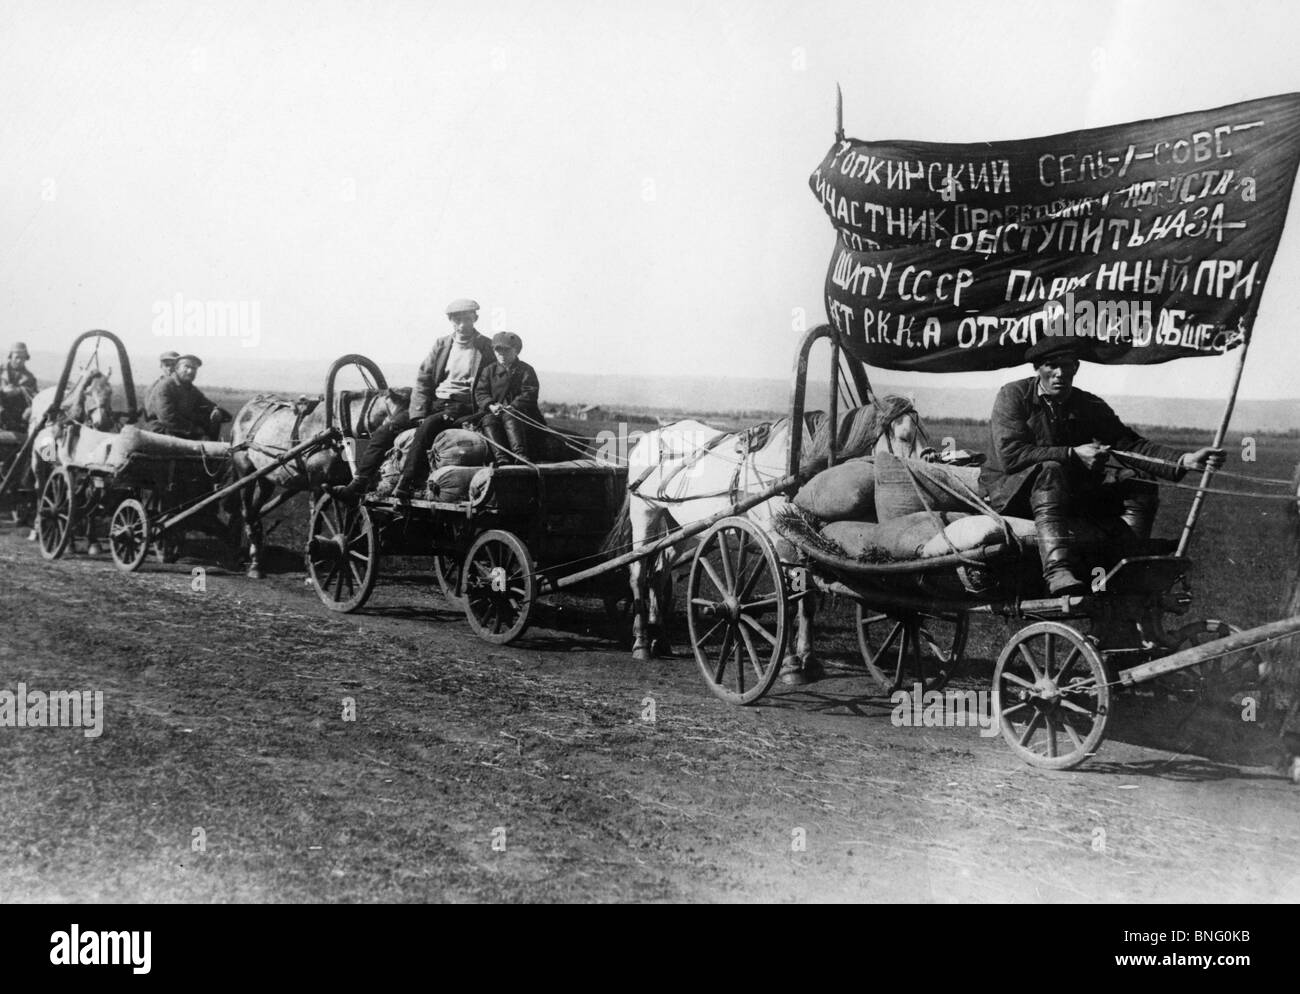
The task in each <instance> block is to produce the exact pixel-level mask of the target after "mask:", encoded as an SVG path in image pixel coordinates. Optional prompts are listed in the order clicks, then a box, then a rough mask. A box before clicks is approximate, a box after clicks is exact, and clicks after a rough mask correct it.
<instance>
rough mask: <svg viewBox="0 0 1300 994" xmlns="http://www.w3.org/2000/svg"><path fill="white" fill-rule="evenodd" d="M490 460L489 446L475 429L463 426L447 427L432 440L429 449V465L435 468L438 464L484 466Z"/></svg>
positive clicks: (490, 451)
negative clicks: (468, 429)
mask: <svg viewBox="0 0 1300 994" xmlns="http://www.w3.org/2000/svg"><path fill="white" fill-rule="evenodd" d="M491 461H492V450H491V446H489V445H488V443H487V440H486V439H484V438H483V436H482V435H480V434H479V433H478V432H476V431H467V430H466V429H464V428H448V429H447V430H446V431H444V432H442V433H441V434H439V435H438V437H437V438H436V439H434V441H433V448H431V449H430V450H429V465H430V466H432V467H434V468H435V469H437V468H438V467H440V466H486V465H487V464H488V463H490V462H491Z"/></svg>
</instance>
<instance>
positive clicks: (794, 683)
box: [781, 670, 812, 687]
mask: <svg viewBox="0 0 1300 994" xmlns="http://www.w3.org/2000/svg"><path fill="white" fill-rule="evenodd" d="M781 682H782V683H783V684H785V685H786V686H787V687H802V686H803V685H804V684H806V683H811V682H812V681H811V680H809V679H808V678H807V677H806V676H804V672H803V670H782V671H781Z"/></svg>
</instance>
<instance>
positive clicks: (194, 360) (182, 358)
mask: <svg viewBox="0 0 1300 994" xmlns="http://www.w3.org/2000/svg"><path fill="white" fill-rule="evenodd" d="M183 362H188V363H190V364H191V365H192V366H202V365H203V360H202V359H200V358H199V357H198V356H196V355H189V354H188V353H187V354H186V355H178V356H177V357H176V364H177V365H178V366H179V365H180V364H181V363H183Z"/></svg>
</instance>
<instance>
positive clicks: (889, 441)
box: [606, 396, 925, 682]
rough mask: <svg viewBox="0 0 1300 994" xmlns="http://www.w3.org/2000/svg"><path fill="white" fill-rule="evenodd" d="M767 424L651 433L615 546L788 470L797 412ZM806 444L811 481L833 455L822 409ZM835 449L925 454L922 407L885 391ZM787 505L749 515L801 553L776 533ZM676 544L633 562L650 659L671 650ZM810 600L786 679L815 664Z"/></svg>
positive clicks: (723, 504)
mask: <svg viewBox="0 0 1300 994" xmlns="http://www.w3.org/2000/svg"><path fill="white" fill-rule="evenodd" d="M763 427H765V426H758V428H751V429H750V430H749V431H748V432H743V433H740V434H737V435H733V436H731V437H730V438H728V434H727V433H726V432H722V431H719V430H718V429H716V428H710V427H709V426H708V425H704V424H701V423H700V422H698V421H678V422H676V423H674V424H671V425H668V426H666V427H664V428H660V429H658V430H656V431H653V432H650V433H649V434H648V435H646V436H644V437H643V438H642V439H641V440H640V441H639V442H638V443H637V444H636V446H635V447H634V448H633V449H632V451H631V452H630V453H629V455H628V480H629V486H628V497H627V500H626V501H625V502H624V505H623V510H622V512H621V514H620V517H619V520H618V521H617V522H616V523H615V525H614V530H613V531H611V533H610V536H609V538H608V539H607V540H606V548H607V550H608V551H611V552H613V551H616V550H620V549H623V550H625V549H627V548H628V547H629V544H630V547H631V548H632V549H637V548H643V547H644V546H646V545H648V544H650V543H652V542H655V541H658V540H659V539H661V538H662V537H663V536H664V535H666V534H668V533H669V532H671V531H673V530H674V529H676V528H679V527H685V526H689V525H691V524H694V523H696V522H699V521H703V520H704V519H706V518H709V517H711V516H713V515H714V514H717V513H719V512H721V511H725V510H726V509H727V508H728V507H731V506H732V505H734V504H736V503H738V502H739V501H741V500H744V499H745V498H746V497H747V496H756V495H758V494H760V493H762V492H763V490H765V489H767V488H768V487H770V486H771V484H773V483H775V482H777V481H778V480H780V479H781V478H782V477H784V476H785V475H786V471H787V468H788V461H789V453H790V441H791V438H790V430H791V422H790V419H789V418H783V419H782V420H780V421H777V422H776V423H774V424H772V425H771V426H770V428H769V429H768V432H767V437H766V440H765V441H761V444H760V440H759V439H758V438H757V437H756V433H757V432H758V431H759V430H760V429H762V428H763ZM801 427H802V428H803V432H804V434H803V437H802V440H801V446H800V453H801V458H800V472H801V474H802V475H803V476H804V477H805V478H807V477H809V476H811V475H813V474H814V473H816V472H818V471H820V470H821V469H823V468H825V466H826V465H827V463H828V459H829V450H830V430H829V429H830V425H829V419H828V418H827V417H826V416H825V414H823V413H822V412H820V411H818V412H814V413H812V414H809V415H807V416H806V417H805V424H804V425H803V426H801ZM837 434H838V438H839V442H838V445H837V448H836V456H837V458H839V459H850V458H853V457H854V456H861V455H866V454H867V453H870V452H873V451H876V452H879V451H887V452H893V453H894V454H895V455H898V456H902V457H905V458H921V457H922V454H923V451H924V446H923V443H924V440H925V432H924V430H923V429H922V427H921V425H920V421H919V419H918V417H917V413H916V408H915V407H913V406H912V403H911V402H910V401H909V400H907V399H906V398H903V397H893V396H890V397H882V398H878V399H877V401H876V402H874V403H872V404H868V405H867V406H865V407H859V408H855V409H853V410H851V411H849V412H847V413H846V414H845V415H844V416H843V418H842V419H841V421H840V425H839V431H838V432H837ZM787 503H789V498H788V497H786V496H783V495H778V496H776V497H774V498H772V499H771V500H768V501H764V502H763V503H761V504H759V505H758V506H757V507H755V508H753V509H752V510H750V511H749V512H748V515H749V517H750V518H751V519H752V520H753V521H754V522H755V523H756V524H758V526H759V527H760V528H762V529H763V531H764V532H766V533H768V535H769V536H770V537H771V538H772V539H773V541H774V542H775V543H776V546H777V550H778V552H782V550H784V552H783V558H784V556H785V555H790V556H792V555H793V550H790V549H789V546H788V543H787V542H786V541H785V540H784V539H782V538H781V537H780V536H778V535H776V534H774V533H773V531H772V526H771V521H772V515H773V513H774V512H776V511H778V510H779V509H780V508H782V507H783V506H785V505H786V504H787ZM672 558H673V557H672V550H671V549H670V550H668V551H667V552H666V553H664V554H662V555H660V556H658V557H654V558H653V560H652V561H647V560H635V561H634V562H633V563H632V564H631V566H630V567H629V572H630V577H629V582H630V585H631V588H632V610H633V620H632V655H633V658H635V659H640V660H644V659H649V658H650V657H651V656H652V655H655V654H664V655H671V649H670V647H669V645H668V641H667V639H666V637H665V634H664V628H665V621H666V618H667V615H668V613H669V609H670V607H671V576H670V575H667V576H666V575H665V574H667V573H668V566H669V564H670V563H671V562H672ZM811 629H812V598H811V597H803V598H801V599H800V601H799V613H798V631H797V635H796V640H795V646H794V651H793V652H792V653H790V654H787V656H786V659H785V661H784V666H783V669H784V670H785V673H786V674H787V677H786V679H787V681H788V682H798V681H800V679H801V678H800V677H799V676H797V675H795V674H799V673H803V672H804V671H811V669H812V666H811V665H810V664H812V663H813V650H812V630H811Z"/></svg>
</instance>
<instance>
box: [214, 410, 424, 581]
mask: <svg viewBox="0 0 1300 994" xmlns="http://www.w3.org/2000/svg"><path fill="white" fill-rule="evenodd" d="M410 399H411V392H410V390H408V389H403V390H366V391H363V392H358V393H355V394H351V395H347V396H345V397H344V398H343V399H342V400H341V402H340V410H339V412H338V418H337V421H338V422H339V423H340V424H342V425H344V426H353V430H354V431H355V432H356V433H359V434H361V435H365V436H368V435H370V434H372V433H373V432H374V431H375V430H376V429H377V428H379V427H380V426H381V425H383V424H384V423H385V422H386V421H388V420H390V419H392V418H395V417H405V415H406V410H407V407H408V405H409V404H410ZM325 414H326V412H325V404H324V403H323V402H313V401H309V400H307V399H306V398H300V399H299V400H298V401H297V402H296V403H291V402H290V401H287V400H284V399H283V398H280V397H276V396H273V395H270V394H263V395H261V396H258V397H254V398H253V399H252V400H250V401H249V402H248V403H247V404H245V405H244V406H243V407H242V408H240V411H239V413H238V414H237V415H235V421H234V426H233V428H232V432H231V438H230V441H231V472H232V474H233V475H234V477H235V478H236V479H238V478H242V477H245V476H248V475H249V474H251V473H254V472H256V471H257V470H259V469H262V468H263V467H265V466H269V465H270V464H271V463H272V462H274V461H275V460H276V458H277V457H280V456H283V455H284V454H285V453H286V452H288V451H289V450H290V449H292V448H293V447H294V446H296V445H298V444H299V443H300V442H305V441H309V440H310V439H311V438H312V437H313V436H315V435H317V434H319V433H320V432H322V431H324V430H325V421H326V418H325ZM349 477H350V474H349V472H348V468H347V464H346V462H345V461H344V460H343V458H342V454H341V453H340V452H339V451H338V450H337V449H335V448H333V447H327V448H322V449H318V450H316V451H315V452H313V453H311V454H310V455H307V456H303V457H302V458H299V459H295V460H294V461H293V462H290V463H287V464H285V465H283V466H281V467H280V468H278V469H276V470H275V471H274V472H272V473H270V474H268V475H266V476H264V477H262V478H261V479H260V480H258V481H257V482H256V483H253V484H250V485H249V486H247V487H244V488H243V489H242V490H240V491H239V511H240V512H241V513H242V518H243V524H244V527H245V528H246V529H247V534H248V543H249V545H248V556H249V562H248V575H249V576H250V577H251V578H253V579H255V580H260V579H261V578H262V576H263V573H262V564H261V551H262V519H263V518H264V517H265V516H266V515H267V514H269V513H270V512H271V511H273V510H275V509H276V508H277V507H279V506H280V505H281V504H283V503H284V502H285V501H286V500H288V499H289V498H291V497H293V496H294V495H295V494H300V493H303V492H304V491H310V492H313V493H314V492H316V491H318V490H319V489H320V488H321V487H322V486H331V485H334V484H338V483H346V482H347V481H348V479H349Z"/></svg>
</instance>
